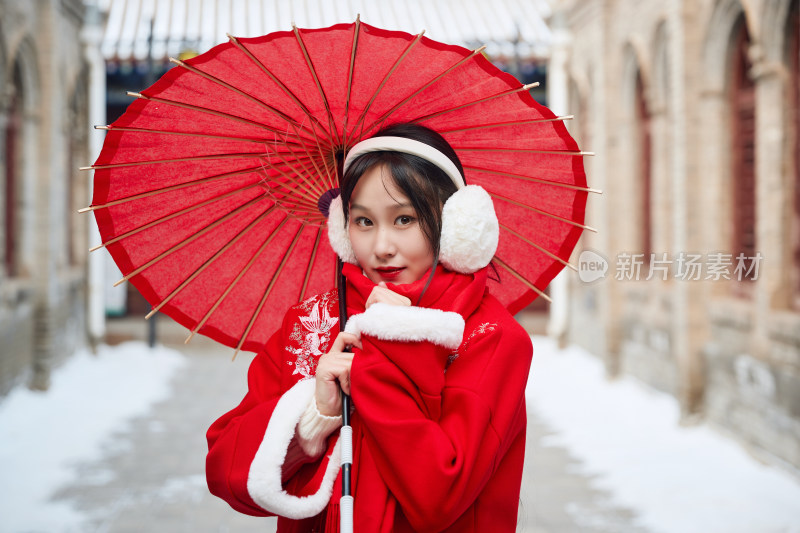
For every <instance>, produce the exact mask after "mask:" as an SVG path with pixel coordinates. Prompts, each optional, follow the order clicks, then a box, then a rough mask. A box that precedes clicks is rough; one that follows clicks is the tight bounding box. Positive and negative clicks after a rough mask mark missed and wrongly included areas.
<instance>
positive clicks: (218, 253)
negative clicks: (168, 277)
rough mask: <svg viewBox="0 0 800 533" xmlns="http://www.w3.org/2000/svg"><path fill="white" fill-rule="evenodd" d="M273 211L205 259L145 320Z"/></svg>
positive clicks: (265, 213)
mask: <svg viewBox="0 0 800 533" xmlns="http://www.w3.org/2000/svg"><path fill="white" fill-rule="evenodd" d="M275 209H276V206H274V205H273V206H272V207H270V208H269V209H267V210H266V211H264V212H263V213H261V214H260V215H258V216H257V217H256V218H255V219H254V220H253V221H252V222H251V223H250V224H248V225H247V227H245V228H244V229H242V231H240V232H239V233H238V234H237V235H236V236H235V237H234V238H233V239H231V240H230V241H228V242H227V243H226V244H225V246H223V247H222V248H220V249H219V250H217V252H216V253H215V254H214V255H213V256H211V257H210V258H208V259H207V260H206V261H205V262H204V263H203V264H202V265H201V266H200V267H199V268H198V269H197V270H195V271H194V272H192V274H191V275H190V276H189V277H188V278H186V279H185V280H183V282H182V283H181V284H180V285H178V286H177V287H176V288H175V289H174V290H173V291H172V292H171V293H169V295H167V297H166V298H164V299H163V300H162V301H161V303H159V304H158V305H157V306H155V307H154V308H153V310H152V311H150V312H149V313H147V315H146V316H145V319H149V318H150V317H151V316H153V315H154V314H156V313H157V312H158V311H159V310H160V309H161V308H162V307H164V306H165V305H167V304H168V303H169V301H170V300H172V298H174V297H175V295H177V294H178V293H179V292H180V291H182V290H183V289H184V288H186V286H187V285H189V283H191V282H192V280H194V279H195V278H196V277H197V276H199V275H200V274H201V273H202V272H203V271H204V270H205V269H206V268H208V267H209V266H211V264H212V263H213V262H214V261H216V260H217V259H219V257H220V256H221V255H222V254H224V253H225V252H226V251H227V250H228V249H229V248H230V247H231V246H233V245H234V244H236V243H237V242H238V241H239V239H241V238H242V237H244V236H245V235H247V234H248V233H249V232H250V231H251V230H252V229H253V228H254V227H255V226H256V225H257V224H258V223H260V222H261V221H263V220H264V219H265V218H267V217H268V216H269V215H270V214H271V213H272V212H273V211H275Z"/></svg>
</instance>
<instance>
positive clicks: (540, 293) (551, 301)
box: [493, 256, 553, 303]
mask: <svg viewBox="0 0 800 533" xmlns="http://www.w3.org/2000/svg"><path fill="white" fill-rule="evenodd" d="M493 261H495V262H496V263H497V264H498V265H500V266H501V267H503V268H504V269H506V270H507V271H508V272H509V273H510V274H511V275H512V276H514V277H515V278H517V279H518V280H519V281H520V282H522V284H523V285H525V286H526V287H528V288H529V289H530V290H532V291H533V292H535V293H536V294H538V295H539V296H541V297H542V298H544V299H545V300H547V301H548V302H550V303H553V300H551V299H550V297H549V296H547V295H546V294H545V293H543V292H542V291H541V290H540V289H539V288H538V287H536V286H535V285H534V284H533V283H531V282H530V281H528V280H527V279H525V278H524V277H522V275H521V274H520V273H519V272H517V271H516V270H514V269H513V268H511V267H510V266H508V265H507V264H506V263H505V261H503V260H502V259H500V258H499V257H497V256H494V259H493Z"/></svg>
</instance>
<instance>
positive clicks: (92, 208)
mask: <svg viewBox="0 0 800 533" xmlns="http://www.w3.org/2000/svg"><path fill="white" fill-rule="evenodd" d="M260 169H261V167H249V168H244V169H242V170H234V171H233V172H226V173H224V174H217V175H216V176H209V177H207V178H201V179H199V180H194V181H187V182H186V183H180V184H178V185H172V186H170V187H164V188H162V189H156V190H154V191H147V192H143V193H139V194H134V195H133V196H127V197H125V198H118V199H117V200H112V201H110V202H107V203H105V204H99V205H91V206H89V207H85V208H83V209H81V210H80V211H79V212H80V213H85V212H88V211H96V210H98V209H107V208H109V207H113V206H115V205H119V204H124V203H126V202H131V201H133V200H141V199H142V198H149V197H150V196H155V195H157V194H162V193H165V192H170V191H177V190H180V189H184V188H186V187H193V186H195V185H200V184H201V183H211V182H212V181H219V180H223V179H226V178H230V177H233V176H237V175H239V174H247V173H249V172H258V171H259V170H260Z"/></svg>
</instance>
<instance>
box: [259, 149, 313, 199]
mask: <svg viewBox="0 0 800 533" xmlns="http://www.w3.org/2000/svg"><path fill="white" fill-rule="evenodd" d="M275 155H276V156H277V157H278V158H279V159H280V160H281V161H282V162H283V164H284V165H286V166H287V167H288V168H290V169H292V171H294V173H295V174H297V175H298V176H300V179H302V180H303V183H305V184H306V185H308V187H309V189H311V191H312V192H314V193H315V194H316V195H317V197H320V196H322V194H323V192H322V191H321V190H319V188H318V187H317V184H316V183H315V182H314V180H311V179H306V174H309V171H308V167H306V166H305V165H304V164H302V163H300V168H301V169H302V172H297V170H296V169H295V167H293V166H292V165H291V164H290V163H289V162H288V161H287V160H286V158H285V157H283V156H282V155H281V154H279V153H276V154H275ZM292 155H293V156H294V155H295V154H294V153H292ZM295 159H298V158H297V157H296V156H295ZM270 166H271V167H272V168H273V169H274V170H276V171H277V172H280V174H281V175H282V176H284V177H285V178H286V179H288V180H291V178H290V177H289V176H287V175H286V174H285V173H284V172H283V171H282V170H280V169H279V168H277V167H275V166H274V165H271V164H270Z"/></svg>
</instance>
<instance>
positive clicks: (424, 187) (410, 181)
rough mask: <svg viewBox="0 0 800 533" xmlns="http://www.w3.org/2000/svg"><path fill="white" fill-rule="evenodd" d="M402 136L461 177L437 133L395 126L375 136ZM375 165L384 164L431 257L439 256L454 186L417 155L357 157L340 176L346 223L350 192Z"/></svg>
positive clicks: (451, 153) (450, 150)
mask: <svg viewBox="0 0 800 533" xmlns="http://www.w3.org/2000/svg"><path fill="white" fill-rule="evenodd" d="M388 136H391V137H405V138H406V139H412V140H415V141H419V142H423V143H425V144H427V145H429V146H432V147H433V148H436V149H437V150H439V151H440V152H442V153H443V154H444V155H446V156H447V157H448V158H449V159H450V160H451V161H452V162H453V163H454V164H455V165H456V168H458V171H459V172H460V173H461V178H462V179H463V178H464V167H463V166H462V165H461V161H459V159H458V155H456V152H455V150H453V147H452V146H450V144H449V143H448V142H447V141H446V140H445V139H444V137H442V136H441V135H440V134H438V133H437V132H435V131H433V130H432V129H430V128H426V127H425V126H420V125H419V124H411V123H403V124H394V125H391V126H388V127H385V128H383V129H381V130H380V131H378V132H377V133H376V134H375V135H374V137H388ZM376 165H386V167H387V168H388V169H389V173H390V174H391V176H392V180H393V181H394V184H395V185H396V186H397V188H398V189H400V190H401V191H402V192H403V194H405V195H406V196H407V197H408V199H409V200H411V205H412V206H413V207H414V211H415V212H416V214H417V217H418V218H419V222H420V226H421V229H422V233H423V234H424V235H425V237H426V238H427V239H428V242H429V243H430V245H431V248H432V249H433V256H434V257H435V258H438V257H439V240H440V236H441V234H442V206H443V205H444V203H445V202H446V201H447V199H448V198H450V196H451V195H452V194H453V193H454V192H456V190H457V187H456V185H455V184H454V183H453V180H451V179H450V176H448V175H447V173H445V172H444V171H443V170H442V169H440V168H439V167H437V166H436V165H434V164H433V163H431V162H430V161H428V160H427V159H423V158H421V157H419V156H416V155H411V154H406V153H403V152H390V151H380V152H368V153H366V154H363V155H361V156H359V157H357V158H356V159H355V160H354V161H353V162H352V163H351V164H350V166H349V167H348V168H347V172H345V173H344V176H342V181H341V183H340V186H341V194H342V208H343V209H344V216H345V220H347V218H348V217H349V216H350V197H351V195H352V194H353V190H354V189H355V187H356V184H357V183H358V180H359V179H361V176H363V175H364V173H365V172H367V171H368V170H369V169H371V168H372V167H374V166H376Z"/></svg>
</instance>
